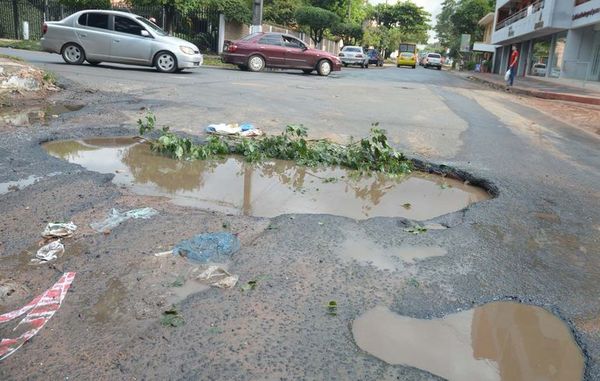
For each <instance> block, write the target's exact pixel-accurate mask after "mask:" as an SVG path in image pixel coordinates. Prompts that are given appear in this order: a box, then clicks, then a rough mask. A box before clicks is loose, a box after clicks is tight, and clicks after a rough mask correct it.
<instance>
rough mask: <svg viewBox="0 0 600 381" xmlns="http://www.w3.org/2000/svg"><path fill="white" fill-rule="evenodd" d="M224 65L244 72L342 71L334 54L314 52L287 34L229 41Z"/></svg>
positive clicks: (326, 73) (255, 36) (273, 34)
mask: <svg viewBox="0 0 600 381" xmlns="http://www.w3.org/2000/svg"><path fill="white" fill-rule="evenodd" d="M222 60H223V62H226V63H230V64H234V65H237V66H238V67H239V68H240V69H241V70H250V71H261V70H263V69H264V68H265V67H273V68H281V69H300V70H302V71H303V72H304V73H306V74H309V73H311V72H312V71H313V70H316V71H317V73H319V75H323V76H327V75H329V73H331V72H332V71H338V70H341V69H342V63H341V62H340V60H339V59H338V58H337V57H336V56H335V55H333V54H331V53H328V52H325V51H323V50H319V49H311V48H309V47H308V46H306V44H305V43H304V42H302V41H300V40H299V39H297V38H295V37H293V36H290V35H287V34H283V33H262V32H261V33H253V34H249V35H247V36H245V37H243V38H242V39H240V40H236V41H225V46H224V47H223V55H222Z"/></svg>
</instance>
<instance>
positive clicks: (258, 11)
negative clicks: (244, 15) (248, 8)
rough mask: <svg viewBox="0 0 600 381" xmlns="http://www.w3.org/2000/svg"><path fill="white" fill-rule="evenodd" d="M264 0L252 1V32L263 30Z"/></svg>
mask: <svg viewBox="0 0 600 381" xmlns="http://www.w3.org/2000/svg"><path fill="white" fill-rule="evenodd" d="M262 16H263V0H253V2H252V26H250V33H257V32H262Z"/></svg>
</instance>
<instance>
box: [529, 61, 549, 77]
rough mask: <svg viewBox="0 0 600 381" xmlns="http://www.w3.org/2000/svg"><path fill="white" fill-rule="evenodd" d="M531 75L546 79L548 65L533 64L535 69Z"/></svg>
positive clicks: (532, 69)
mask: <svg viewBox="0 0 600 381" xmlns="http://www.w3.org/2000/svg"><path fill="white" fill-rule="evenodd" d="M531 75H536V76H538V77H545V76H546V64H544V63H536V64H533V67H532V68H531Z"/></svg>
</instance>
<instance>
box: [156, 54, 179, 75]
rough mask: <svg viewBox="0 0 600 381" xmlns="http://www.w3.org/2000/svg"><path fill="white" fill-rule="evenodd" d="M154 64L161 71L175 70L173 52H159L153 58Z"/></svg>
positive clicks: (175, 61) (171, 71)
mask: <svg viewBox="0 0 600 381" xmlns="http://www.w3.org/2000/svg"><path fill="white" fill-rule="evenodd" d="M154 66H156V70H158V71H160V72H161V73H173V72H174V71H175V70H177V59H176V58H175V56H174V55H173V53H169V52H160V53H158V54H157V55H156V58H154Z"/></svg>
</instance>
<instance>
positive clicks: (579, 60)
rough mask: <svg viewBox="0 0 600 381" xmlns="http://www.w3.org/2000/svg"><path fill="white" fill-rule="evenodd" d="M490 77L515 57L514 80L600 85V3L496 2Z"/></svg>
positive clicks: (587, 0) (563, 0) (550, 0)
mask: <svg viewBox="0 0 600 381" xmlns="http://www.w3.org/2000/svg"><path fill="white" fill-rule="evenodd" d="M492 43H493V44H496V45H500V46H501V47H500V48H498V50H497V52H496V59H495V71H496V72H497V73H502V72H503V71H504V70H506V68H507V67H508V59H509V56H510V49H511V46H512V45H515V46H516V47H517V49H518V50H519V53H520V55H519V56H520V59H519V68H518V69H519V70H518V75H537V76H546V77H554V78H576V79H588V80H592V81H600V0H497V1H496V12H495V19H494V31H493V34H492Z"/></svg>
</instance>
